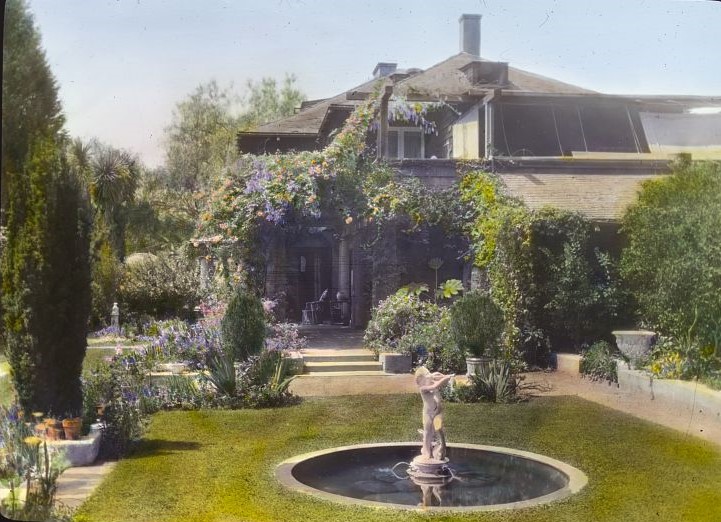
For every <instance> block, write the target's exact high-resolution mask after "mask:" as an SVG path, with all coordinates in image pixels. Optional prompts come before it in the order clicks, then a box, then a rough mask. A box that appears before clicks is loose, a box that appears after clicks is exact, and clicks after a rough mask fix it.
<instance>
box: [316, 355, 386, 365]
mask: <svg viewBox="0 0 721 522" xmlns="http://www.w3.org/2000/svg"><path fill="white" fill-rule="evenodd" d="M303 361H305V362H306V363H320V362H376V358H375V356H374V355H373V354H372V353H368V354H358V355H352V354H351V355H303Z"/></svg>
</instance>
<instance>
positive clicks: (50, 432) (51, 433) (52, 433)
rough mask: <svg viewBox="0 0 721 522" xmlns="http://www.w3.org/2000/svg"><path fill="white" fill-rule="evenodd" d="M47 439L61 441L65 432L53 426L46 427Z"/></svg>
mask: <svg viewBox="0 0 721 522" xmlns="http://www.w3.org/2000/svg"><path fill="white" fill-rule="evenodd" d="M46 434H47V438H48V440H62V438H63V436H64V435H65V432H64V431H63V429H62V428H56V427H54V426H50V427H48V429H47V431H46Z"/></svg>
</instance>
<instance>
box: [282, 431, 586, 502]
mask: <svg viewBox="0 0 721 522" xmlns="http://www.w3.org/2000/svg"><path fill="white" fill-rule="evenodd" d="M389 446H415V447H418V448H420V447H421V443H420V442H375V443H369V444H354V445H350V446H338V447H335V448H328V449H324V450H318V451H312V452H310V453H303V454H302V455H296V456H294V457H291V458H289V459H286V460H284V461H283V462H281V463H280V464H278V466H276V468H275V477H276V478H277V479H278V480H279V481H280V483H281V484H282V485H283V486H285V487H286V488H288V489H291V490H293V491H296V492H300V493H305V494H308V495H312V496H314V497H316V498H319V499H322V500H328V501H331V502H336V503H340V504H345V505H349V506H365V507H375V508H388V509H403V510H410V511H441V512H449V511H453V512H455V511H462V512H470V511H501V510H509V509H521V508H528V507H534V506H538V505H541V504H548V503H549V502H556V501H558V500H563V499H565V498H568V497H570V496H571V495H575V494H576V493H578V492H579V491H581V490H582V489H583V488H584V487H585V486H586V485H587V484H588V477H587V476H586V474H585V473H584V472H583V471H581V470H580V469H578V468H574V467H573V466H571V465H570V464H566V463H565V462H562V461H560V460H556V459H553V458H551V457H547V456H545V455H540V454H538V453H532V452H530V451H523V450H518V449H515V448H505V447H502V446H487V445H483V444H465V443H450V444H448V447H449V448H461V449H470V450H478V451H485V452H493V453H502V454H506V455H512V456H516V457H522V458H525V459H529V460H534V461H536V462H540V463H541V464H546V465H548V466H551V467H553V468H555V469H556V470H558V471H560V472H561V473H563V474H564V475H566V476H567V477H568V484H567V485H566V486H565V487H563V488H561V489H559V490H557V491H554V492H553V493H549V494H547V495H542V496H540V497H536V498H532V499H528V500H521V501H518V502H508V503H505V504H488V505H484V506H455V507H454V506H447V507H446V506H430V507H423V506H411V505H406V504H394V503H390V502H376V501H374V500H362V499H357V498H352V497H346V496H343V495H336V494H334V493H328V492H327V491H323V490H320V489H316V488H314V487H311V486H309V485H307V484H304V483H302V482H300V481H299V480H298V479H296V478H295V477H294V476H293V468H294V467H295V466H296V465H298V464H300V463H301V462H305V461H306V460H310V459H312V458H315V457H320V456H322V455H328V454H331V453H340V452H343V451H349V450H356V449H364V448H378V447H389Z"/></svg>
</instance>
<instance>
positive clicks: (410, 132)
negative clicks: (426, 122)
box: [388, 127, 425, 159]
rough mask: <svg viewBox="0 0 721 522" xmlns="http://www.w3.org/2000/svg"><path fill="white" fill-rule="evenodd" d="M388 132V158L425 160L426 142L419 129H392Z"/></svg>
mask: <svg viewBox="0 0 721 522" xmlns="http://www.w3.org/2000/svg"><path fill="white" fill-rule="evenodd" d="M392 129H393V130H391V131H389V132H388V157H389V158H398V159H404V158H408V159H412V158H425V140H424V139H423V138H424V136H423V132H421V129H419V128H418V127H392Z"/></svg>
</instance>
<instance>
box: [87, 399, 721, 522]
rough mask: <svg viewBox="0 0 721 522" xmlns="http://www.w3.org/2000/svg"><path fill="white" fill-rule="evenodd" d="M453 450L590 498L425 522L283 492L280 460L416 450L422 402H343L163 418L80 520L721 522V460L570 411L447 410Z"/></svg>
mask: <svg viewBox="0 0 721 522" xmlns="http://www.w3.org/2000/svg"><path fill="white" fill-rule="evenodd" d="M446 412H447V414H446V427H447V434H448V438H449V441H450V442H469V443H479V444H491V445H498V446H509V447H514V448H519V449H524V450H529V451H533V452H537V453H542V454H545V455H548V456H550V457H553V458H556V459H560V460H562V461H565V462H568V463H569V464H571V465H573V466H576V467H578V468H580V469H581V470H582V471H584V472H585V473H586V474H587V475H588V477H589V484H588V486H586V488H585V489H584V490H583V491H582V492H581V493H579V494H577V495H575V496H573V497H571V498H569V499H566V500H564V501H561V502H558V503H556V504H551V505H547V506H545V507H538V508H530V509H526V510H521V511H515V512H497V513H490V514H479V513H476V514H469V515H465V516H461V515H449V514H446V515H438V514H437V515H423V514H420V513H415V512H404V511H395V510H390V509H370V508H351V507H347V506H341V505H337V504H333V503H329V502H325V501H321V500H316V499H314V498H312V497H309V496H305V495H302V494H298V493H292V492H289V491H286V490H285V489H284V488H283V487H282V486H280V485H279V484H278V483H277V482H276V481H275V479H274V477H273V474H272V472H273V468H274V467H275V465H276V464H278V463H279V462H281V461H282V460H284V459H286V458H288V457H290V456H293V455H296V454H299V453H305V452H308V451H313V450H318V449H323V448H329V447H334V446H340V445H345V444H355V443H362V442H381V441H406V440H409V441H414V440H417V439H418V434H417V432H416V430H417V429H418V427H419V422H420V398H418V397H416V396H414V395H407V396H402V395H398V396H368V397H337V398H328V399H313V400H306V401H304V402H303V403H302V404H301V405H300V406H296V407H291V408H281V409H272V410H247V411H193V412H162V413H159V414H157V415H155V416H154V417H153V419H152V423H151V426H150V428H149V431H148V432H147V435H146V438H145V440H144V441H143V442H142V443H141V445H140V447H139V448H138V450H137V451H136V452H135V453H134V454H133V455H132V456H131V457H129V458H127V459H125V460H122V461H120V462H119V464H118V466H117V467H116V468H115V470H114V471H113V472H112V474H111V475H110V476H109V477H108V478H107V479H106V481H105V482H104V483H103V484H101V486H100V487H99V488H98V489H97V490H96V492H95V494H94V495H93V496H92V497H91V498H90V499H89V500H88V501H87V502H86V504H85V505H84V506H83V507H82V508H81V509H80V511H79V517H78V520H79V521H103V522H113V521H123V522H128V521H154V522H155V521H157V522H164V521H184V522H185V521H188V522H192V521H223V522H233V521H248V520H262V521H292V520H297V521H336V520H342V521H344V522H352V521H367V522H376V521H379V522H383V521H397V520H401V521H406V520H429V519H432V520H438V521H441V520H444V521H445V520H469V521H470V520H489V521H500V520H514V521H528V522H531V521H533V522H543V521H554V522H557V521H593V522H598V521H621V520H623V521H644V522H645V521H649V520H659V521H664V522H669V521H694V520H699V521H707V520H720V519H721V488H720V487H719V484H721V452H720V451H719V448H718V447H716V446H713V445H711V444H710V443H706V442H703V441H700V440H697V439H694V438H691V437H684V436H683V434H679V433H676V432H674V431H671V430H669V429H665V428H660V427H657V426H655V425H653V424H650V423H647V422H644V421H640V420H638V419H635V418H633V417H631V416H628V415H624V414H621V413H617V412H615V411H613V410H609V409H606V408H604V407H601V406H598V405H596V404H593V403H590V402H587V401H584V400H581V399H577V398H572V397H546V398H539V399H534V400H532V401H530V402H527V403H522V404H515V405H488V404H482V405H460V404H449V405H447V409H446Z"/></svg>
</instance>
